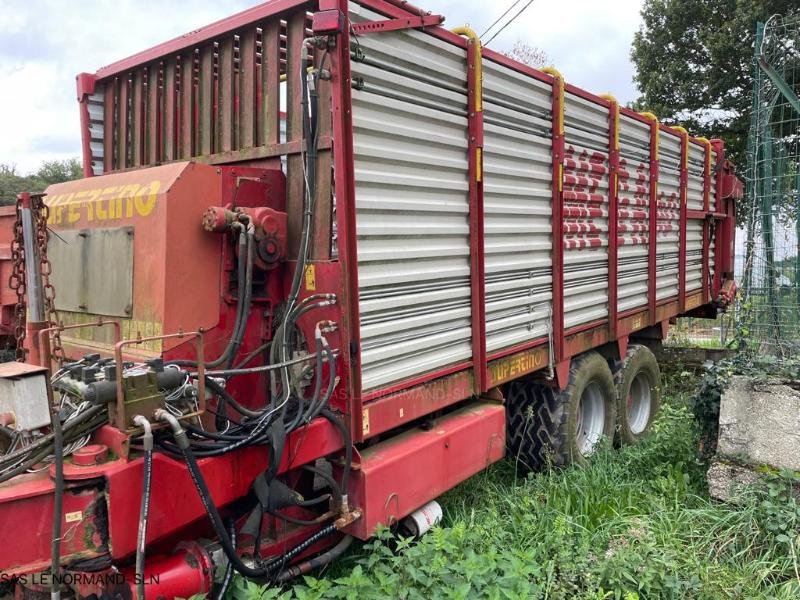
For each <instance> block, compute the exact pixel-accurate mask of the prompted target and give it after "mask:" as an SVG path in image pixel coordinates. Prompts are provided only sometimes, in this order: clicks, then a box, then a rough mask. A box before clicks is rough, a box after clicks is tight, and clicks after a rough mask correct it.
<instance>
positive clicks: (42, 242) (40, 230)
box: [31, 194, 66, 366]
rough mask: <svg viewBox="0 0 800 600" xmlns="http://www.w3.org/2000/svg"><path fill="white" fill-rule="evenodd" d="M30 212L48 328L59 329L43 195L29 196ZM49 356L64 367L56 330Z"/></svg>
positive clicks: (48, 211) (46, 211)
mask: <svg viewBox="0 0 800 600" xmlns="http://www.w3.org/2000/svg"><path fill="white" fill-rule="evenodd" d="M31 211H32V212H33V214H34V219H35V220H36V237H37V241H38V243H39V268H40V270H41V272H42V291H43V292H44V309H45V312H46V314H47V321H48V322H49V326H50V327H59V326H60V322H59V320H58V312H57V311H56V290H55V288H54V287H53V284H52V283H50V273H51V272H52V267H51V265H50V259H49V258H47V242H48V240H49V239H50V231H49V230H48V229H47V220H48V218H49V216H50V207H48V206H47V204H45V202H44V195H43V194H37V195H35V196H33V195H31ZM50 354H51V356H52V357H53V358H55V359H56V361H58V365H59V366H63V365H64V360H65V359H66V356H65V354H64V347H63V346H62V345H61V333H60V332H59V331H58V330H56V331H54V332H53V336H52V342H51V348H50Z"/></svg>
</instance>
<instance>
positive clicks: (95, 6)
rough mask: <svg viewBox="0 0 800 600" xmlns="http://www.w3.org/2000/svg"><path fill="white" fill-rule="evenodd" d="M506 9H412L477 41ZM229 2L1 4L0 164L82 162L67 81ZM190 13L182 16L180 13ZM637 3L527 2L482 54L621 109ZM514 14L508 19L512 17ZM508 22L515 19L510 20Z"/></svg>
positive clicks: (432, 5)
mask: <svg viewBox="0 0 800 600" xmlns="http://www.w3.org/2000/svg"><path fill="white" fill-rule="evenodd" d="M511 1H512V0H491V1H487V0H460V1H456V0H415V2H414V3H415V4H418V5H424V6H425V8H427V9H429V10H431V11H433V12H437V13H441V14H443V15H445V16H446V17H447V21H446V24H447V25H449V26H451V27H454V26H456V25H461V24H464V23H467V24H469V25H470V26H472V27H473V28H474V29H475V30H477V31H478V33H482V32H483V30H484V29H485V28H486V27H488V26H489V25H490V24H491V23H492V22H493V21H494V20H495V19H496V18H497V17H498V16H500V15H501V14H502V13H503V11H504V10H505V9H506V8H507V7H508V5H509V4H511ZM254 4H256V2H254V1H249V2H248V1H246V0H228V1H227V2H220V1H219V0H192V1H191V2H186V1H185V0H184V1H179V0H160V1H157V2H156V1H154V0H81V1H80V2H72V1H68V0H0V163H7V164H15V165H16V166H17V168H18V169H19V170H20V171H21V172H23V173H25V172H28V171H31V170H34V169H35V168H36V167H37V166H38V165H39V163H40V162H41V161H43V160H48V159H62V158H69V157H72V156H79V155H80V132H79V128H78V111H77V104H76V102H75V75H76V74H77V73H79V72H81V71H89V72H93V71H95V70H97V68H98V67H101V66H103V65H106V64H109V63H111V62H113V61H115V60H118V59H120V58H124V57H126V56H129V55H130V54H133V53H135V52H138V51H140V50H143V49H145V48H147V47H150V46H153V45H155V44H157V43H159V42H162V41H165V40H167V39H170V38H173V37H175V36H178V35H181V34H183V33H186V32H188V31H191V30H193V29H196V28H197V27H200V26H203V25H206V24H208V23H210V22H212V21H215V20H217V19H220V18H223V17H226V16H228V15H230V14H232V13H234V12H237V11H239V10H242V9H244V8H247V7H249V6H253V5H254ZM189 6H191V8H190V9H189V8H188V7H189ZM639 6H640V0H613V1H611V2H598V1H597V0H571V1H570V2H564V1H563V0H534V1H533V3H532V4H531V6H530V7H529V8H528V9H527V10H526V11H525V13H524V14H523V15H522V16H521V17H520V18H518V19H517V20H516V21H515V22H514V23H513V24H512V25H511V26H509V27H508V28H507V29H505V30H504V31H503V33H502V34H501V35H499V36H498V37H497V38H496V39H495V40H494V41H493V42H492V43H491V44H490V47H492V48H494V49H497V50H504V49H507V48H510V47H511V46H512V45H513V44H514V42H515V41H517V40H525V41H527V42H528V43H530V44H532V45H534V46H537V47H538V48H540V49H542V50H544V51H545V52H546V53H547V54H548V56H549V57H550V59H551V61H552V63H553V64H554V65H555V66H556V67H558V69H559V70H560V71H561V72H562V73H563V74H564V76H565V77H566V79H567V81H569V82H571V83H575V84H577V85H579V86H581V87H584V88H586V89H588V90H591V91H593V92H598V93H605V92H611V93H613V94H614V95H615V96H617V98H618V99H619V100H620V102H622V103H624V102H628V101H629V100H632V99H633V98H634V97H635V96H636V90H635V88H634V85H633V82H632V77H633V67H632V66H631V64H630V59H629V53H630V45H631V40H632V39H633V34H634V32H635V31H636V30H637V29H638V28H639V23H640V18H639ZM514 12H515V11H514ZM512 14H513V12H512Z"/></svg>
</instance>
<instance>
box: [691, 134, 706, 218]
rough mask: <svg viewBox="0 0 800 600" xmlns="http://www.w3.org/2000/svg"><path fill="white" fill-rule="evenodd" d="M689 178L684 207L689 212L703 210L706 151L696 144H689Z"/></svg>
mask: <svg viewBox="0 0 800 600" xmlns="http://www.w3.org/2000/svg"><path fill="white" fill-rule="evenodd" d="M688 170H689V173H688V175H689V177H688V180H687V182H688V189H687V194H686V206H687V208H688V209H689V210H703V209H704V208H705V200H704V198H703V183H704V181H705V173H706V149H705V148H704V147H703V146H698V145H697V144H689V169H688Z"/></svg>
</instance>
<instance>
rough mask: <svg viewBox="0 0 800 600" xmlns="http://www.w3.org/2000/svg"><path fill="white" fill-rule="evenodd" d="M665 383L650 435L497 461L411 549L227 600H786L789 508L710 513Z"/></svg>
mask: <svg viewBox="0 0 800 600" xmlns="http://www.w3.org/2000/svg"><path fill="white" fill-rule="evenodd" d="M696 381H697V378H696V377H695V376H688V374H687V373H686V372H683V373H681V374H678V373H677V372H676V373H675V374H672V375H670V376H667V377H665V381H664V386H663V387H664V392H665V396H666V398H665V402H664V405H663V407H662V414H661V417H660V419H659V420H658V422H657V423H656V425H655V428H654V431H653V433H652V435H651V436H650V437H649V438H648V439H646V440H645V441H644V442H642V443H641V444H639V445H637V446H635V447H627V448H623V449H621V450H618V451H615V450H613V449H612V448H608V447H605V448H602V449H601V450H600V451H599V453H598V455H597V456H596V457H595V458H594V459H593V461H592V464H591V465H590V466H589V467H586V468H569V469H563V470H554V471H549V472H544V473H538V474H535V475H532V476H530V477H527V478H520V477H518V476H517V475H516V474H515V469H514V465H513V464H512V463H511V461H510V460H506V461H504V462H501V463H500V464H497V465H495V466H493V467H492V468H490V469H488V470H487V471H485V472H484V473H481V474H480V475H478V476H476V477H473V478H472V479H470V480H469V481H467V482H465V483H464V484H462V485H461V486H459V487H457V488H456V489H454V490H452V491H451V492H449V493H448V494H446V495H445V496H444V497H443V498H441V503H442V506H443V508H444V514H445V520H444V523H443V524H442V527H439V528H436V529H434V530H433V531H432V532H431V533H429V534H428V535H426V536H425V537H423V538H422V539H421V540H420V541H417V542H411V541H408V540H396V539H393V538H391V536H390V535H389V533H388V532H383V533H382V534H381V536H380V537H379V539H377V540H375V541H373V542H369V543H367V544H365V545H362V546H359V547H358V548H355V549H354V550H352V551H351V552H350V553H349V554H348V555H347V556H345V557H343V558H342V559H340V560H339V561H338V562H337V563H336V564H335V565H333V566H332V567H330V568H329V569H328V570H327V571H324V572H322V573H317V574H316V577H308V578H305V579H304V580H303V581H301V582H298V583H297V584H296V585H295V586H294V587H293V588H287V589H284V590H279V589H267V588H263V587H259V586H257V585H255V584H247V583H245V582H244V581H243V580H238V581H237V582H236V583H235V585H234V589H233V590H232V596H233V597H235V598H247V599H251V598H252V599H255V598H282V599H283V598H285V599H291V598H297V599H301V600H305V599H311V598H352V599H359V600H361V599H372V598H375V599H378V598H381V599H382V598H408V599H417V598H418V599H425V600H428V599H431V598H463V599H467V598H498V599H500V598H533V599H539V598H541V599H551V600H560V599H572V598H575V599H586V600H589V599H601V598H622V599H625V600H630V599H637V598H642V599H645V598H647V599H651V598H676V599H684V598H697V599H716V598H720V599H722V598H741V599H751V598H780V599H784V598H785V599H789V598H800V574H798V562H797V554H796V553H797V551H798V546H800V508H799V507H798V504H797V502H796V501H795V500H794V499H792V498H791V497H790V494H789V493H788V492H787V490H789V489H790V483H788V482H786V481H782V480H779V479H776V480H775V482H773V483H771V484H770V486H769V488H768V489H767V490H766V491H764V492H763V493H751V494H750V495H748V496H746V497H745V496H743V497H742V498H741V500H740V502H739V503H737V504H736V505H724V504H719V503H715V502H712V501H711V500H710V499H709V498H708V495H707V492H706V486H705V469H706V465H705V464H704V463H703V462H702V461H701V459H700V457H699V454H698V452H697V448H698V439H699V432H698V428H697V426H696V424H695V421H694V418H693V415H692V410H691V398H692V395H693V393H694V391H695V390H694V386H695V382H696Z"/></svg>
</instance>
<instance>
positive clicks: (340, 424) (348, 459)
mask: <svg viewBox="0 0 800 600" xmlns="http://www.w3.org/2000/svg"><path fill="white" fill-rule="evenodd" d="M320 415H322V416H323V417H325V418H326V419H328V421H330V423H331V425H333V426H334V427H336V428H337V429H338V430H339V433H341V434H342V442H343V443H344V469H343V471H342V483H341V485H342V495H344V496H346V495H347V490H348V487H347V484H348V482H349V479H350V469H351V468H352V466H353V439H352V438H351V437H350V430H349V429H348V428H347V426H346V425H345V424H344V421H342V420H341V419H340V418H339V417H337V416H336V415H335V414H333V412H332V411H331V409H329V408H328V407H323V409H322V410H321V411H320Z"/></svg>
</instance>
